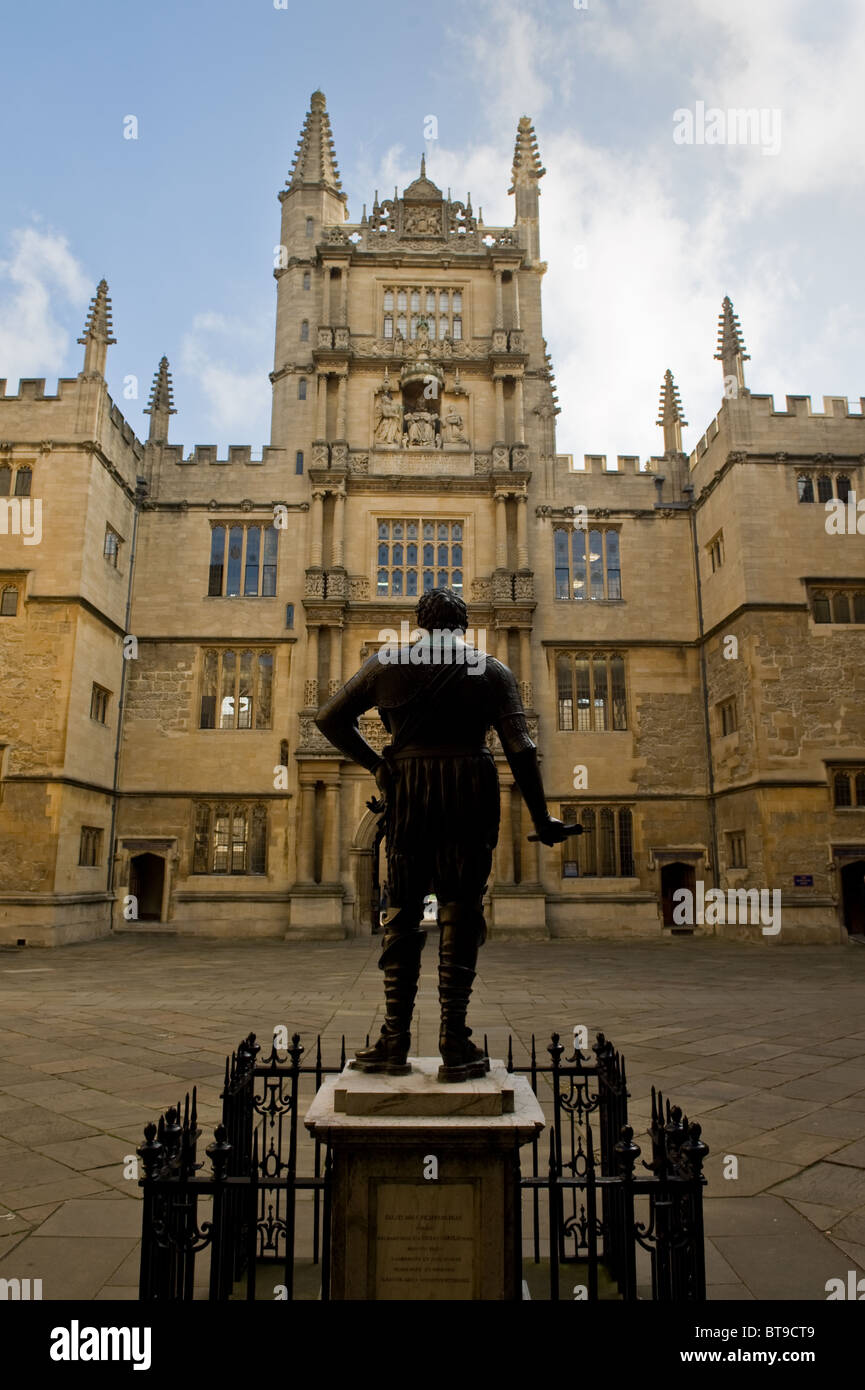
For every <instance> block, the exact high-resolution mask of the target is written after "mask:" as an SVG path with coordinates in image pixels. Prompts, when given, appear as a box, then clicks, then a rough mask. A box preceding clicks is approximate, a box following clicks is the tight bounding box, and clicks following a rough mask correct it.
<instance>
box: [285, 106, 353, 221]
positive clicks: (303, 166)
mask: <svg viewBox="0 0 865 1390" xmlns="http://www.w3.org/2000/svg"><path fill="white" fill-rule="evenodd" d="M286 184H287V187H288V188H289V189H290V190H291V191H292V192H294V190H295V189H298V188H301V187H302V186H303V185H304V184H306V185H309V184H314V185H318V186H319V187H324V188H326V189H328V190H329V192H331V193H335V194H336V196H337V197H338V198H341V199H342V201H343V202H345V200H346V195H345V193H343V191H342V184H341V182H340V177H339V169H338V168H337V163H336V151H335V150H334V144H333V134H332V132H331V128H330V116H329V115H328V114H327V105H326V102H325V98H324V92H320V91H317V92H313V94H312V96H311V97H310V99H309V111H308V112H307V115H306V120H305V121H304V123H303V129H302V130H301V132H300V139H299V140H298V142H297V149H296V151H295V155H294V162H293V164H292V166H291V172H290V174H289V176H288V179H287V180H286Z"/></svg>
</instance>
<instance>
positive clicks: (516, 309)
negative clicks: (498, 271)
mask: <svg viewBox="0 0 865 1390" xmlns="http://www.w3.org/2000/svg"><path fill="white" fill-rule="evenodd" d="M511 284H512V285H513V287H514V322H513V325H512V326H513V327H514V328H522V324H521V323H520V282H519V280H518V278H517V272H516V271H514V273H513V279H512V281H511Z"/></svg>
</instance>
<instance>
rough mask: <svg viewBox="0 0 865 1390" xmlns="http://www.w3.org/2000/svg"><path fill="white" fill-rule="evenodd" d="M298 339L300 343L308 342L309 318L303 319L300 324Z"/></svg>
mask: <svg viewBox="0 0 865 1390" xmlns="http://www.w3.org/2000/svg"><path fill="white" fill-rule="evenodd" d="M300 341H301V342H302V343H308V342H309V319H304V320H303V323H302V324H301V325H300Z"/></svg>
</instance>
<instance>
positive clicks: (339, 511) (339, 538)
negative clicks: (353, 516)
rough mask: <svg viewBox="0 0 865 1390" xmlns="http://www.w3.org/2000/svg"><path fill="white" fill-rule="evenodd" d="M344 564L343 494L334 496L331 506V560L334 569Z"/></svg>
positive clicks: (338, 493)
mask: <svg viewBox="0 0 865 1390" xmlns="http://www.w3.org/2000/svg"><path fill="white" fill-rule="evenodd" d="M344 563H345V493H344V492H337V493H335V494H334V504H333V560H332V564H333V566H334V568H335V569H336V568H338V569H341V568H342V567H343V565H344Z"/></svg>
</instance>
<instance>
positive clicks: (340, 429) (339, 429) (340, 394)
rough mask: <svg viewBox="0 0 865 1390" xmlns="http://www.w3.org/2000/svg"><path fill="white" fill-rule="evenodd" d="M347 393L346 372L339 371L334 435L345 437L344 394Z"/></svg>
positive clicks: (338, 437)
mask: <svg viewBox="0 0 865 1390" xmlns="http://www.w3.org/2000/svg"><path fill="white" fill-rule="evenodd" d="M347 393H348V374H347V373H346V372H341V373H340V375H339V377H338V385H337V397H336V437H337V439H345V414H346V408H345V407H346V395H347Z"/></svg>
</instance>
